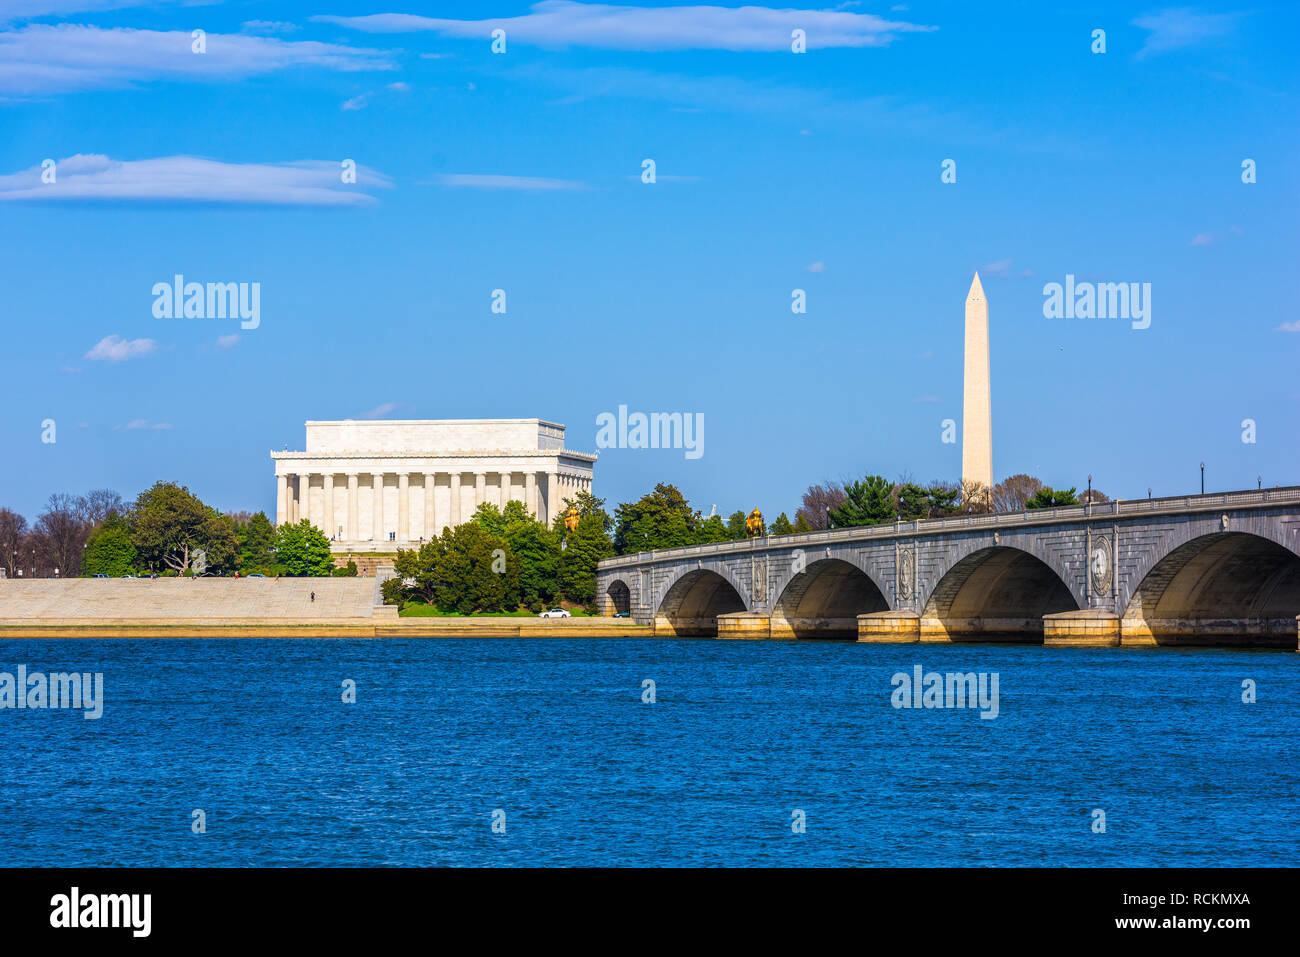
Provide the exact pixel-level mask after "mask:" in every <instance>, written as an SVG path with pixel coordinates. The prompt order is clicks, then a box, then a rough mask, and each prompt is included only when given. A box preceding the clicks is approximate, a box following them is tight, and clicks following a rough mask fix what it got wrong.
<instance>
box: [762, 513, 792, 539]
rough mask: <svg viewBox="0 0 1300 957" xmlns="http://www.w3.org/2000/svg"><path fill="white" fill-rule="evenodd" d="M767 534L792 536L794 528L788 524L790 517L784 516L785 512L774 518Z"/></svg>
mask: <svg viewBox="0 0 1300 957" xmlns="http://www.w3.org/2000/svg"><path fill="white" fill-rule="evenodd" d="M768 534H769V535H792V534H794V526H793V525H791V524H790V517H789V516H788V515H786V514H785V512H782V513H781V514H780V515H778V516H777V517H776V520H775V521H774V522H772V527H771V528H770V529H768Z"/></svg>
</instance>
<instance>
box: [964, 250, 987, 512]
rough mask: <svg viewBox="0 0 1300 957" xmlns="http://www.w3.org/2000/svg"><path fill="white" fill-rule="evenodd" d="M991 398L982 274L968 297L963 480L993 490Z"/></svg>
mask: <svg viewBox="0 0 1300 957" xmlns="http://www.w3.org/2000/svg"><path fill="white" fill-rule="evenodd" d="M990 406H991V401H990V397H989V304H988V300H987V299H985V298H984V287H983V286H981V285H980V274H979V273H976V274H975V280H974V282H972V283H971V284H970V292H969V293H967V295H966V378H965V385H964V390H963V394H962V423H961V480H962V484H963V485H964V486H966V487H967V488H970V484H969V483H975V484H978V485H980V486H982V487H983V488H984V489H986V490H988V491H989V492H991V491H992V488H993V416H992V410H991V408H990Z"/></svg>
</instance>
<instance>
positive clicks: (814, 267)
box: [804, 260, 826, 272]
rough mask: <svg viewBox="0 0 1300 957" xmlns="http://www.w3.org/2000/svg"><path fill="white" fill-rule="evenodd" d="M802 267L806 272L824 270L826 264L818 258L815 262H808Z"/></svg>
mask: <svg viewBox="0 0 1300 957" xmlns="http://www.w3.org/2000/svg"><path fill="white" fill-rule="evenodd" d="M804 269H806V270H807V271H808V272H825V271H826V264H825V263H824V262H822V261H821V260H818V261H817V262H815V263H809V264H808V265H807V266H804Z"/></svg>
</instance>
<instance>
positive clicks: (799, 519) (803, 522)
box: [794, 511, 813, 535]
mask: <svg viewBox="0 0 1300 957" xmlns="http://www.w3.org/2000/svg"><path fill="white" fill-rule="evenodd" d="M812 530H813V527H812V526H811V525H809V524H808V519H806V518H804V514H803V512H802V511H798V512H796V513H795V516H794V533H795V534H796V535H804V534H807V533H808V532H811V531H812Z"/></svg>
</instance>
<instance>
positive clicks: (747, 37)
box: [312, 0, 934, 53]
mask: <svg viewBox="0 0 1300 957" xmlns="http://www.w3.org/2000/svg"><path fill="white" fill-rule="evenodd" d="M312 19H313V20H316V21H319V22H323V23H334V24H338V25H339V26H344V27H350V28H352V29H354V30H361V31H364V32H366V33H415V32H421V31H429V32H433V33H438V34H441V35H443V36H449V37H461V38H467V39H468V38H472V39H475V40H484V41H486V38H487V37H488V36H489V35H490V34H491V32H492V31H493V30H495V29H502V30H505V31H506V38H507V42H508V43H525V44H529V45H535V46H542V47H553V48H554V47H567V46H584V47H598V48H604V49H612V50H768V51H783V52H786V53H788V52H790V43H791V40H790V33H791V31H792V30H795V29H802V30H804V31H805V33H806V35H807V44H808V49H810V50H815V49H818V48H825V47H869V46H884V45H885V44H887V43H889V42H890V41H891V40H892V39H893V38H894V35H895V34H898V33H910V32H918V31H928V30H932V29H934V28H933V27H925V26H917V25H914V24H910V23H901V22H893V21H889V20H884V19H882V18H880V17H878V16H875V15H874V14H869V13H850V12H847V11H841V10H790V9H784V10H773V9H769V8H767V7H756V6H744V7H718V6H703V5H701V6H689V7H631V6H621V5H617V4H602V3H576V2H573V0H544V2H542V3H535V4H533V5H532V6H531V7H530V8H529V12H528V13H526V14H523V15H522V16H517V17H498V18H495V19H488V20H447V19H438V18H434V17H421V16H414V15H412V14H403V13H380V14H373V15H370V16H362V17H339V16H317V17H313V18H312Z"/></svg>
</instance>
